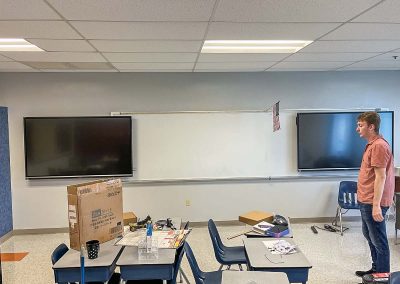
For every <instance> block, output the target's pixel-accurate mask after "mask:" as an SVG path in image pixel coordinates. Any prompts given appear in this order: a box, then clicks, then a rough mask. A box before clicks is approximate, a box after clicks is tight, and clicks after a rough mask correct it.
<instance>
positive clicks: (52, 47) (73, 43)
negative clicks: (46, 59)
mask: <svg viewBox="0 0 400 284" xmlns="http://www.w3.org/2000/svg"><path fill="white" fill-rule="evenodd" d="M29 41H30V42H31V43H33V44H34V45H36V46H38V47H40V48H41V49H43V50H45V51H95V49H94V48H93V47H92V46H90V44H89V43H88V42H87V41H85V40H62V39H54V40H52V39H30V40H29Z"/></svg>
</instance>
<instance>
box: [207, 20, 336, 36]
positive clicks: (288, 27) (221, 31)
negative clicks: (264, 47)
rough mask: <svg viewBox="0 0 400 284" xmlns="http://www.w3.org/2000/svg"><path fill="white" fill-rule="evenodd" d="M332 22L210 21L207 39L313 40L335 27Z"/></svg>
mask: <svg viewBox="0 0 400 284" xmlns="http://www.w3.org/2000/svg"><path fill="white" fill-rule="evenodd" d="M338 25H339V24H332V23H329V24H328V23H318V24H315V23H314V24H310V23H298V24H291V23H270V24H268V23H211V24H210V27H209V31H208V34H207V39H208V40H253V39H258V40H279V39H280V40H315V39H317V38H319V37H320V36H322V35H323V34H325V33H327V32H329V31H330V30H332V29H334V28H335V27H337V26H338Z"/></svg>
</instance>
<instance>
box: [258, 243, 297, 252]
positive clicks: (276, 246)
mask: <svg viewBox="0 0 400 284" xmlns="http://www.w3.org/2000/svg"><path fill="white" fill-rule="evenodd" d="M263 244H264V246H265V247H266V248H267V249H268V250H269V252H270V253H271V254H292V253H295V252H296V248H295V246H294V245H292V244H290V243H289V242H288V241H285V240H276V241H263Z"/></svg>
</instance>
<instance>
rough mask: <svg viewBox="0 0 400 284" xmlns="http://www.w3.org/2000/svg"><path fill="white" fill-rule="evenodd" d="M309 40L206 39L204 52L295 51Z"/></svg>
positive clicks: (202, 50) (307, 43) (308, 42)
mask: <svg viewBox="0 0 400 284" xmlns="http://www.w3.org/2000/svg"><path fill="white" fill-rule="evenodd" d="M310 43H312V41H308V40H206V41H204V44H203V48H202V49H201V52H202V53H295V52H297V51H299V50H300V49H302V48H303V47H305V46H307V45H309V44H310Z"/></svg>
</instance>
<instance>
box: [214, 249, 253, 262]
mask: <svg viewBox="0 0 400 284" xmlns="http://www.w3.org/2000/svg"><path fill="white" fill-rule="evenodd" d="M220 256H221V259H222V260H223V262H224V264H225V265H232V264H239V263H240V264H246V263H247V262H246V254H245V252H244V248H243V247H240V246H238V247H225V248H224V252H223V253H222V254H221V255H220ZM221 264H222V263H221Z"/></svg>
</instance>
